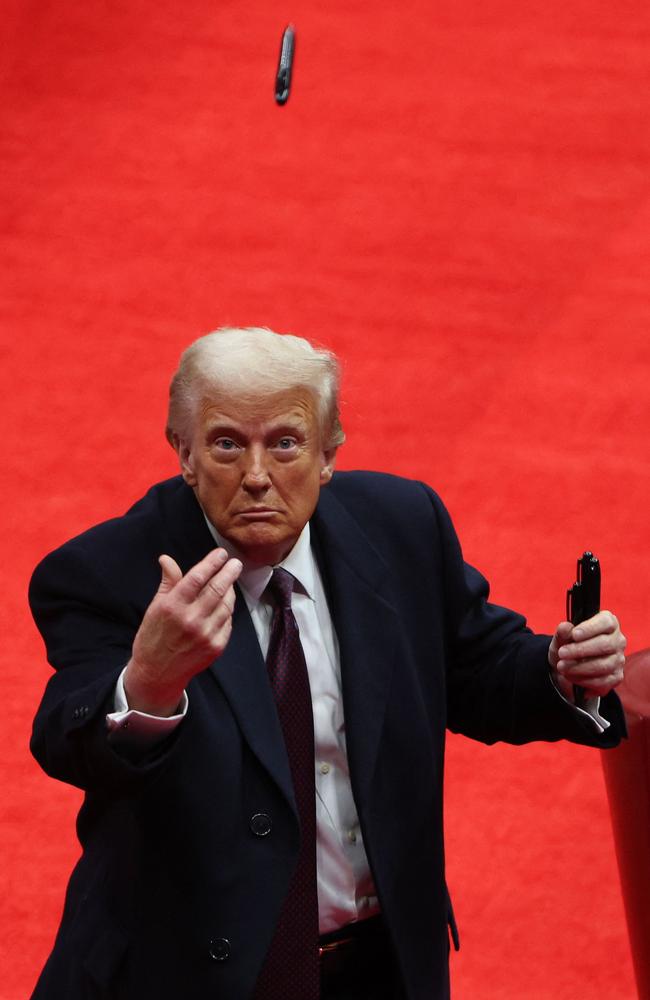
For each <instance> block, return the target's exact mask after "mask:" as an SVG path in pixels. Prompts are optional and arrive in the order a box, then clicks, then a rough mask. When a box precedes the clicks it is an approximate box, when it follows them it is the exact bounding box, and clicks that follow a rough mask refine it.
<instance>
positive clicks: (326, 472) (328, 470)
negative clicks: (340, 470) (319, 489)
mask: <svg viewBox="0 0 650 1000" xmlns="http://www.w3.org/2000/svg"><path fill="white" fill-rule="evenodd" d="M335 465H336V448H328V449H327V451H324V452H323V456H322V460H321V467H320V484H321V486H325V485H326V484H327V483H329V481H330V479H331V478H332V476H333V474H334V466H335Z"/></svg>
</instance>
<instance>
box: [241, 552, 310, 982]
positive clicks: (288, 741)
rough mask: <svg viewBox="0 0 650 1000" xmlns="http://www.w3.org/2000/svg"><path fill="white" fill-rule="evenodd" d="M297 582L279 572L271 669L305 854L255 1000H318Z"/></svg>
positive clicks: (274, 584) (273, 587)
mask: <svg viewBox="0 0 650 1000" xmlns="http://www.w3.org/2000/svg"><path fill="white" fill-rule="evenodd" d="M294 582H295V581H294V578H293V576H292V575H291V573H288V572H287V570H285V569H274V570H273V576H272V577H271V580H270V582H269V585H268V588H267V590H268V591H269V593H270V594H271V595H272V597H273V600H274V602H275V610H274V614H273V622H272V624H271V638H270V641H269V649H268V653H267V654H266V665H267V668H268V671H269V676H270V678H271V685H272V687H273V693H274V695H275V700H276V704H277V708H278V715H279V716H280V723H281V725H282V732H283V734H284V742H285V745H286V748H287V756H288V757H289V765H290V767H291V777H292V780H293V791H294V795H295V798H296V806H297V807H298V815H299V817H300V853H299V855H298V864H297V866H296V869H295V871H294V874H293V878H292V880H291V883H290V885H289V892H288V894H287V897H286V899H285V901H284V905H283V907H282V910H281V912H280V919H279V921H278V924H277V927H276V931H275V935H274V937H273V940H272V941H271V947H270V949H269V952H268V954H267V957H266V961H265V963H264V965H263V967H262V971H261V973H260V977H259V979H258V981H257V986H256V988H255V993H254V1000H318V997H319V994H320V977H319V962H318V890H317V882H316V792H315V784H314V720H313V716H312V710H311V692H310V689H309V676H308V674H307V664H306V663H305V654H304V653H303V650H302V644H301V642H300V634H299V632H298V626H297V624H296V619H295V618H294V616H293V611H292V610H291V594H292V591H293V585H294Z"/></svg>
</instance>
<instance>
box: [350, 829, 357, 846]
mask: <svg viewBox="0 0 650 1000" xmlns="http://www.w3.org/2000/svg"><path fill="white" fill-rule="evenodd" d="M348 840H349V841H350V843H351V844H356V842H357V831H356V830H348Z"/></svg>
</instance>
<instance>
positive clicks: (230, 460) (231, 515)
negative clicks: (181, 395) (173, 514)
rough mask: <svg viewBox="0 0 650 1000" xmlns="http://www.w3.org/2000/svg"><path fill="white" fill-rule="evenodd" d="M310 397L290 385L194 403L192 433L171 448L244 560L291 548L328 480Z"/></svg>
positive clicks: (272, 557)
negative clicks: (252, 396) (253, 395)
mask: <svg viewBox="0 0 650 1000" xmlns="http://www.w3.org/2000/svg"><path fill="white" fill-rule="evenodd" d="M320 437H321V435H320V429H319V425H318V419H317V413H316V401H315V398H314V396H313V395H312V393H311V392H310V391H309V390H308V389H303V388H295V389H287V390H284V391H282V392H277V393H272V394H269V395H266V396H260V397H259V398H257V399H242V398H238V397H236V396H227V395H223V394H219V395H214V396H212V397H210V398H206V399H204V400H203V401H202V402H201V404H200V405H199V407H198V413H197V418H196V421H195V424H194V428H193V432H192V436H191V438H190V440H188V441H182V440H178V441H177V442H176V447H177V450H178V454H179V458H180V461H181V469H182V472H183V477H184V479H185V481H186V482H187V483H188V484H189V485H190V486H192V487H193V489H194V491H195V493H196V496H197V498H198V500H199V502H200V504H201V506H202V507H203V510H204V511H205V513H206V514H207V516H208V518H209V520H210V521H211V522H212V524H213V525H214V526H215V528H216V529H217V531H218V532H219V533H220V534H221V535H222V536H223V537H224V538H226V539H227V540H228V541H229V542H232V543H233V545H235V546H236V547H237V548H238V549H239V551H240V552H241V553H242V555H243V556H244V557H245V558H246V559H247V560H248V561H249V562H251V563H255V564H258V565H274V564H276V563H278V562H280V561H281V560H282V559H284V557H285V556H286V555H287V554H288V553H289V551H290V550H291V549H292V548H293V546H294V544H295V543H296V541H297V540H298V536H299V535H300V532H301V531H302V529H303V528H304V526H305V524H306V523H307V521H308V520H309V518H310V517H311V515H312V514H313V512H314V508H315V507H316V503H317V501H318V494H319V492H320V488H321V486H322V485H324V484H325V483H327V482H329V480H330V479H331V477H332V470H333V464H334V458H335V452H336V449H331V450H329V451H324V450H323V448H322V444H321V440H320Z"/></svg>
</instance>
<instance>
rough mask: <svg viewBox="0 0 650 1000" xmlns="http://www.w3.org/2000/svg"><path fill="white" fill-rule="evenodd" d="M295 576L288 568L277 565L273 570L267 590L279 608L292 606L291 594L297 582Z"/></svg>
mask: <svg viewBox="0 0 650 1000" xmlns="http://www.w3.org/2000/svg"><path fill="white" fill-rule="evenodd" d="M295 582H296V581H295V579H294V577H293V576H292V575H291V573H289V571H288V570H286V569H282V568H281V567H277V568H276V569H274V570H273V575H272V577H271V579H270V580H269V582H268V586H267V590H268V591H269V593H270V594H271V595H272V596H273V599H274V601H275V603H276V604H277V606H278V607H279V608H290V607H291V594H292V592H293V585H294V583H295Z"/></svg>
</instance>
